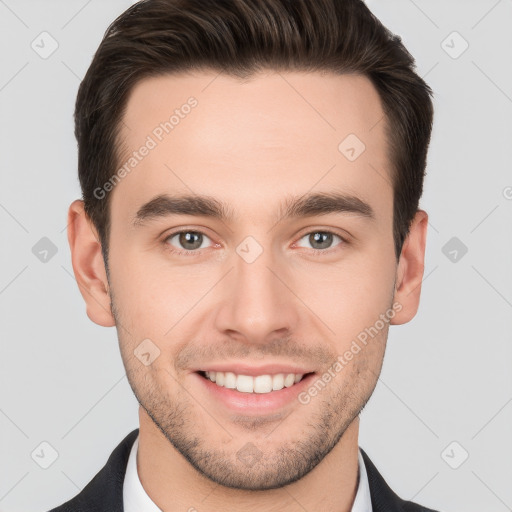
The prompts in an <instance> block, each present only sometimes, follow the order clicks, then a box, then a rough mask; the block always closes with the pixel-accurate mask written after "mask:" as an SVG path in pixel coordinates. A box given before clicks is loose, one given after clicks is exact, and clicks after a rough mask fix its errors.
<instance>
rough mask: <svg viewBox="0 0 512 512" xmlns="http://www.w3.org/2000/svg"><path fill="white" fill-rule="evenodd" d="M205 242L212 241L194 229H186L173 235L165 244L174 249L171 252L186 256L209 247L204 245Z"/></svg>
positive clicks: (167, 238)
mask: <svg viewBox="0 0 512 512" xmlns="http://www.w3.org/2000/svg"><path fill="white" fill-rule="evenodd" d="M205 240H210V238H209V237H208V236H206V235H205V234H204V233H201V232H200V231H194V230H192V229H184V230H182V231H176V232H174V233H171V234H170V235H169V236H168V237H166V238H165V240H164V244H166V246H167V247H169V246H171V247H172V248H171V249H170V250H171V251H172V252H176V253H178V254H186V253H194V252H198V249H204V248H205V247H208V245H206V246H205V245H204V242H205ZM183 249H184V250H183Z"/></svg>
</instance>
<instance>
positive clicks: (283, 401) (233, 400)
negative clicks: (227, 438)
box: [193, 372, 315, 415]
mask: <svg viewBox="0 0 512 512" xmlns="http://www.w3.org/2000/svg"><path fill="white" fill-rule="evenodd" d="M193 375H194V376H195V377H196V378H197V379H199V382H200V385H202V386H204V387H205V389H206V391H207V392H208V393H209V394H210V396H212V397H213V398H214V399H215V400H217V401H219V402H221V403H222V404H223V405H224V406H225V407H227V408H228V409H229V410H231V411H234V412H238V413H242V414H248V415H262V414H270V413H274V412H277V411H279V410H280V409H282V408H283V407H285V406H287V405H288V404H290V403H292V402H294V401H297V403H299V401H298V399H297V396H298V395H299V393H300V392H301V391H304V390H305V389H307V388H308V386H309V385H310V383H311V381H312V380H313V379H314V377H315V374H314V373H310V374H308V375H306V376H305V377H303V378H302V380H301V381H300V382H297V383H296V384H294V385H293V386H290V387H289V388H287V387H284V388H283V389H280V390H279V391H271V392H270V393H243V392H241V391H238V390H237V389H229V388H225V387H221V386H217V384H215V382H212V381H211V380H210V379H207V378H205V377H203V376H202V375H200V374H199V373H197V372H195V373H194V374H193Z"/></svg>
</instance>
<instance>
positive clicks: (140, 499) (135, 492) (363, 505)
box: [123, 436, 373, 512]
mask: <svg viewBox="0 0 512 512" xmlns="http://www.w3.org/2000/svg"><path fill="white" fill-rule="evenodd" d="M138 446H139V436H137V438H136V439H135V442H134V443H133V446H132V449H131V451H130V457H129V458H128V465H127V466H126V475H125V478H124V484H123V504H124V512H162V511H161V509H159V508H158V507H157V506H156V504H155V503H154V501H152V500H151V498H150V497H149V496H148V494H147V493H146V491H145V489H144V487H142V483H141V481H140V479H139V474H138V472H137V449H138ZM358 453H359V486H358V487H357V493H356V499H355V500H354V504H353V505H352V511H351V512H373V511H372V503H371V498H370V485H369V483H368V475H367V474H366V467H365V465H364V460H363V456H362V455H361V450H359V451H358Z"/></svg>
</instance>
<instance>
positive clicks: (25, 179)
mask: <svg viewBox="0 0 512 512" xmlns="http://www.w3.org/2000/svg"><path fill="white" fill-rule="evenodd" d="M367 3H368V5H369V7H370V8H371V9H372V10H373V12H374V13H375V14H376V15H377V16H378V17H379V18H380V19H381V21H382V22H383V23H384V24H385V25H386V26H387V27H388V28H390V29H391V30H392V31H393V32H395V33H398V34H399V35H401V36H402V39H403V41H404V43H405V44H406V46H407V48H408V49H409V50H410V52H411V53H412V54H413V55H414V56H415V58H416V59H417V65H418V72H419V73H420V74H421V75H422V76H424V77H425V79H426V80H427V82H428V83H429V84H430V85H431V87H432V88H433V89H434V91H435V100H434V101H435V109H436V112H435V127H434V133H433V140H432V144H431V149H430V155H429V161H428V162H429V163H428V176H427V179H426V183H425V193H424V197H423V199H422V202H421V207H423V208H424V209H426V210H427V211H428V212H429V214H430V232H429V235H428V243H427V256H426V262H427V263H426V270H425V279H424V283H423V294H422V300H421V305H420V310H419V313H418V315H417V316H416V318H415V319H414V320H413V321H412V322H411V323H409V324H407V325H405V326H400V327H392V328H391V330H390V338H389V342H388V348H387V353H386V357H385V362H384V368H383V371H382V375H381V379H380V381H379V383H378V386H377V388H376V391H375V393H374V395H373V397H372V399H371V400H370V402H369V403H368V405H367V407H366V409H365V410H364V411H363V413H362V421H361V434H360V445H361V446H362V447H363V448H364V449H365V450H366V451H367V452H368V454H369V455H370V457H371V458H372V459H373V461H374V463H375V464H376V465H377V468H378V469H379V470H380V471H381V473H382V474H383V476H384V477H385V478H386V479H387V481H388V483H389V484H390V486H391V487H392V488H393V489H394V490H395V491H396V492H397V493H398V494H400V495H401V496H402V497H403V498H406V499H413V500H415V501H417V502H420V503H422V504H424V505H426V506H429V507H433V508H438V509H441V510H442V511H446V512H450V511H452V512H455V511H462V510H464V511H465V512H477V511H478V512H481V511H482V510H485V511H486V512H504V511H507V510H512V485H511V484H512V435H511V424H512V421H511V420H512V372H511V365H512V343H511V334H510V325H511V324H510V321H511V317H512V314H511V313H512V271H511V262H512V172H511V162H512V149H511V148H512V122H511V116H512V71H511V62H512V31H511V30H510V24H511V21H512V0H500V1H496V0H478V1H476V0H474V1H467V0H466V1H462V0H460V1H446V0H436V1H433V0H429V1H427V0H414V1H413V0H385V1H383V0H373V1H368V2H367ZM130 4H131V2H129V1H126V0H125V1H122V0H116V1H108V2H107V1H100V0H89V1H86V0H72V1H70V0H66V1H64V0H60V1H57V0H53V1H44V2H42V1H35V0H33V1H28V0H18V1H15V0H0V43H1V52H2V61H1V63H2V65H1V66H0V109H1V117H0V130H1V132H0V145H1V146H0V149H1V151H0V155H1V158H2V160H1V173H2V187H1V188H0V222H1V233H2V251H1V252H0V258H1V266H0V269H1V270H0V272H1V275H0V311H1V315H2V321H1V327H0V328H1V336H2V337H1V339H2V346H1V358H0V364H1V367H0V371H1V373H0V375H1V381H0V393H1V396H0V429H1V435H0V439H1V447H0V466H1V467H0V510H1V511H4V512H6V511H8V512H20V511H23V512H32V511H42V510H47V509H49V508H51V507H53V506H56V505H57V504H60V503H61V502H62V501H64V500H67V499H69V498H71V497H72V496H74V495H75V494H76V493H77V492H78V491H79V490H81V489H82V488H83V487H84V486H85V485H86V483H88V482H89V480H90V479H91V478H92V477H93V476H94V475H95V474H96V473H97V471H99V469H100V468H101V467H102V466H103V465H104V463H105V461H106V459H107V457H108V456H109V455H110V453H111V451H112V450H113V448H114V447H115V446H116V445H117V444H118V443H119V442H120V441H121V439H122V438H123V437H124V436H125V435H126V434H127V433H128V432H129V431H131V430H132V429H134V428H136V427H137V426H138V416H137V405H138V404H137V402H136V400H135V398H134V397H133V394H132V391H131V389H130V387H129V385H128V382H127V380H126V377H125V373H124V368H123V365H122V362H121V358H120V355H119V351H118V345H117V337H116V332H115V330H114V328H110V329H106V328H102V327H99V326H97V325H95V324H94V323H92V322H91V321H90V320H89V319H88V318H87V316H86V314H85V306H84V302H83V300H82V297H81V295H80V293H79V290H78V287H77V284H76V282H75V279H74V277H73V272H72V267H71V260H70V252H69V247H68V244H67V238H66V230H65V228H66V222H67V220H66V214H67V208H68V205H69V203H70V202H71V201H72V200H73V199H75V198H78V197H79V196H80V191H79V187H78V181H77V171H76V160H77V155H76V142H75V139H74V136H73V120H72V113H73V107H74V101H75V96H76V92H77V88H78V85H79V82H80V80H81V78H82V77H83V76H84V74H85V72H86V70H87V67H88V65H89V64H90V61H91V58H92V55H93V53H94V51H95V50H96V48H97V46H98V44H99V42H100V40H101V37H102V35H103V33H104V31H105V29H106V28H107V26H108V24H109V23H110V22H111V21H112V20H113V19H114V18H115V17H116V16H117V15H118V14H120V13H121V12H122V11H123V10H124V9H125V8H127V7H128V6H129V5H130ZM43 31H47V32H49V33H50V34H51V36H52V37H53V38H54V39H55V40H56V41H57V42H58V45H59V47H58V49H57V50H56V51H55V52H54V53H53V54H52V55H51V56H49V57H48V58H47V59H43V58H41V57H40V56H39V55H38V54H37V53H36V52H35V51H34V50H33V49H32V48H31V43H32V41H34V40H36V42H37V40H38V39H37V38H38V37H40V36H39V34H40V33H41V32H43ZM453 31H457V32H458V33H459V34H460V36H462V38H464V40H466V41H467V42H468V43H469V48H468V49H467V50H466V51H465V52H464V53H463V54H462V55H460V56H459V57H458V58H453V54H454V52H458V51H459V50H460V49H461V48H462V46H461V45H462V44H463V41H462V40H461V39H460V38H459V36H457V35H455V36H451V37H450V38H448V39H447V40H446V38H447V37H448V36H449V35H450V34H451V33H452V32H453ZM454 37H455V39H454ZM445 40H446V42H445V43H443V41H445ZM450 47H451V48H450ZM46 48H48V46H46ZM445 50H446V51H445ZM447 51H449V52H451V53H452V56H450V55H449V54H448V53H447ZM42 237H48V238H49V239H50V240H51V241H52V242H53V244H55V246H56V248H57V251H58V252H57V253H56V254H55V255H54V256H53V257H51V258H48V261H47V262H46V263H43V262H41V261H40V260H39V259H38V258H37V257H36V256H35V255H34V254H33V252H32V248H33V246H34V245H35V244H36V243H37V242H38V241H39V240H40V239H41V238H42ZM452 237H457V238H458V239H459V240H460V242H461V243H463V244H464V245H465V246H466V247H467V248H468V252H467V253H466V254H465V255H464V256H462V257H461V256H460V254H461V253H460V252H459V253H458V259H457V261H455V262H453V261H451V260H450V258H449V257H448V256H450V255H448V256H446V255H445V254H444V253H443V247H444V246H445V244H446V243H447V242H448V241H449V240H450V239H451V238H452ZM457 243H459V242H457ZM449 250H452V248H451V247H450V246H448V250H447V249H445V252H446V253H448V252H449ZM453 254H454V253H452V255H451V256H450V257H451V258H453ZM43 441H46V442H47V443H49V444H50V445H51V446H52V447H53V448H54V449H55V450H56V451H57V452H58V458H57V459H56V460H55V462H54V463H53V464H52V465H51V466H50V467H49V468H48V469H42V468H41V467H40V466H39V465H38V464H37V463H36V462H35V461H34V460H33V458H32V456H31V454H32V453H33V452H34V450H36V452H37V450H40V444H41V442H43ZM453 441H456V442H457V443H458V445H456V447H455V449H454V450H453V451H451V449H449V450H448V451H447V452H446V451H445V448H446V447H447V446H449V445H450V443H452V442H453ZM452 447H453V445H452ZM462 450H466V451H467V452H468V453H469V458H468V459H467V460H466V461H465V462H464V463H463V464H462V465H461V466H460V467H459V468H458V469H452V468H451V467H450V466H449V465H448V464H447V462H446V460H448V461H449V462H450V463H451V464H452V465H455V464H457V463H460V461H461V460H462V459H461V454H462V453H463V452H462ZM43 451H44V450H43ZM45 453H46V454H48V453H49V450H48V449H47V450H46V452H45ZM443 453H444V454H445V455H444V458H443V456H442V454H443ZM310 512H313V511H310Z"/></svg>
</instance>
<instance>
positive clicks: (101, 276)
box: [68, 199, 115, 327]
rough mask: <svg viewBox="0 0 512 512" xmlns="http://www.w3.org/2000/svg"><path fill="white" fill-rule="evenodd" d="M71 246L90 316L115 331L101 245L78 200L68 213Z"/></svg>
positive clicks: (78, 280) (72, 204) (75, 268)
mask: <svg viewBox="0 0 512 512" xmlns="http://www.w3.org/2000/svg"><path fill="white" fill-rule="evenodd" d="M68 242H69V247H70V249H71V261H72V265H73V271H74V274H75V278H76V282H77V284H78V288H79V289H80V293H81V294H82V297H83V298H84V300H85V303H86V308H87V316H88V317H89V318H90V319H91V320H92V321H93V322H94V323H96V324H98V325H101V326H103V327H113V326H114V325H115V319H114V317H113V315H112V311H111V308H110V294H109V287H108V280H107V274H106V271H105V264H104V261H103V255H102V252H101V243H100V241H99V239H98V234H97V231H96V229H95V227H94V225H93V223H92V222H91V220H90V219H89V217H87V215H86V213H85V210H84V202H83V201H82V200H79V199H77V200H75V201H73V202H72V203H71V205H70V207H69V210H68Z"/></svg>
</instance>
